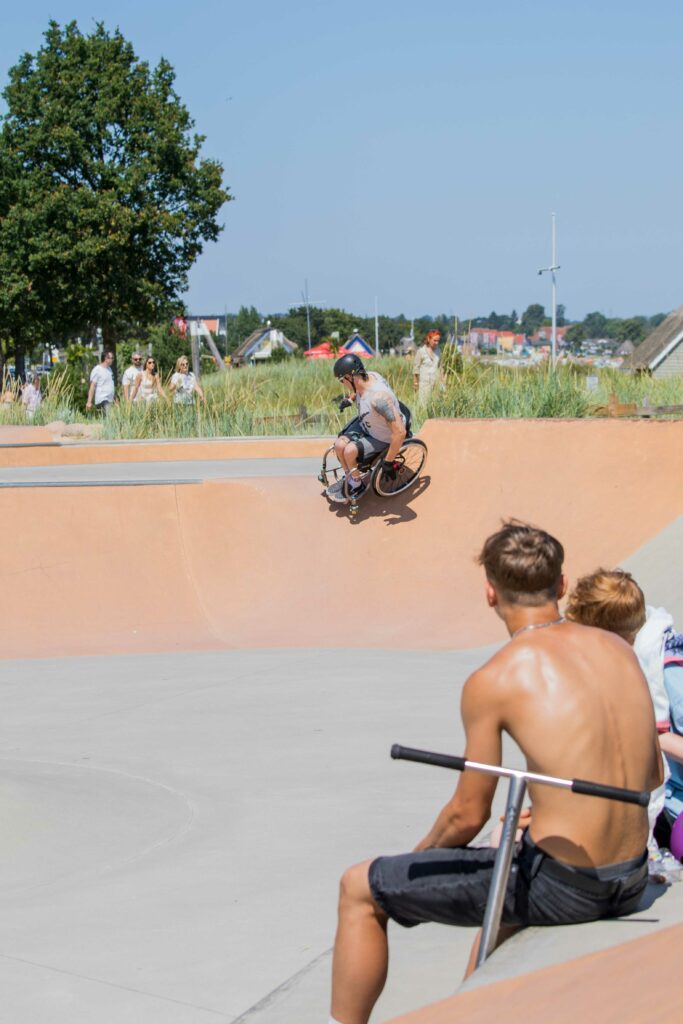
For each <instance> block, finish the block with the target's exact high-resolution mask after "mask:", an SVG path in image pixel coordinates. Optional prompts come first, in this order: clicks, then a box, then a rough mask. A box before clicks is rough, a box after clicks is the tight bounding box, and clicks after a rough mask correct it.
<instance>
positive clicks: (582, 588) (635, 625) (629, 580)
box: [566, 569, 645, 643]
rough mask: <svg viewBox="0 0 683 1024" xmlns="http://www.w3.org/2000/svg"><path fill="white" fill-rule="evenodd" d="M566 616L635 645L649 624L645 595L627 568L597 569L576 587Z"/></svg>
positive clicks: (568, 603) (569, 601)
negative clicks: (642, 630)
mask: <svg viewBox="0 0 683 1024" xmlns="http://www.w3.org/2000/svg"><path fill="white" fill-rule="evenodd" d="M566 615H567V618H568V619H573V621H574V622H580V623H581V625H582V626H597V627H598V629H607V630H609V632H610V633H617V634H618V635H619V636H620V637H623V639H624V640H627V641H628V642H629V643H633V641H634V639H635V635H636V633H637V632H638V630H639V629H640V628H641V627H642V626H643V625H644V623H645V595H644V594H643V592H642V590H641V589H640V587H639V586H638V584H637V583H636V581H635V580H634V579H633V576H631V573H630V572H626V571H625V570H624V569H596V570H595V572H592V573H590V574H589V575H588V576H582V577H581V579H580V580H577V581H576V583H575V584H574V588H573V589H572V592H571V594H570V595H569V599H568V601H567V611H566Z"/></svg>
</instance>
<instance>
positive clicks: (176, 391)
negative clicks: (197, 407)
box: [168, 356, 206, 405]
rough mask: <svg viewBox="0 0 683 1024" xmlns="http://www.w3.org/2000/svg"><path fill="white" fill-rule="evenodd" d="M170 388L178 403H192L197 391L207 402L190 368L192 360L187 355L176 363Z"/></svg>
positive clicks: (175, 401)
mask: <svg viewBox="0 0 683 1024" xmlns="http://www.w3.org/2000/svg"><path fill="white" fill-rule="evenodd" d="M168 390H169V391H170V392H171V394H172V395H173V401H174V403H175V404H176V405H192V402H193V399H194V395H195V393H196V394H198V395H199V398H200V399H201V401H202V402H206V398H205V397H204V392H203V391H202V389H201V388H200V386H199V384H198V383H197V378H196V377H195V375H194V374H193V373H192V370H191V369H190V361H189V359H188V358H187V356H181V357H180V359H179V360H178V361H177V363H176V364H175V373H174V374H173V376H172V377H171V382H170V384H169V385H168Z"/></svg>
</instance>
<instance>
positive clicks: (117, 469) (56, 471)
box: [0, 458, 321, 487]
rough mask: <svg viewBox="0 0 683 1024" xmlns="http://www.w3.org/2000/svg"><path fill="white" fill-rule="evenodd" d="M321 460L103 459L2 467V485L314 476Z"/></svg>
mask: <svg viewBox="0 0 683 1024" xmlns="http://www.w3.org/2000/svg"><path fill="white" fill-rule="evenodd" d="M320 462H321V459H297V458H293V459H224V460H212V461H209V460H196V461H192V462H190V461H187V462H110V463H107V462H101V463H92V464H85V465H75V466H13V467H12V468H0V487H35V486H40V487H46V486H65V485H70V486H80V487H83V486H89V487H92V486H94V485H97V484H104V485H108V486H111V485H112V484H119V485H122V486H123V485H128V486H130V485H133V484H148V483H155V484H168V483H198V482H200V481H201V480H226V479H232V478H235V477H247V478H251V477H261V476H278V477H289V476H313V477H315V476H316V475H317V473H318V472H319V470H320Z"/></svg>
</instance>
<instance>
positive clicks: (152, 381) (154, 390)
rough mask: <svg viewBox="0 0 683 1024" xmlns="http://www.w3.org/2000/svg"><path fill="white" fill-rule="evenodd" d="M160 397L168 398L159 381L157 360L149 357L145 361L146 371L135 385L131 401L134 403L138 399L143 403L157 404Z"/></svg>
mask: <svg viewBox="0 0 683 1024" xmlns="http://www.w3.org/2000/svg"><path fill="white" fill-rule="evenodd" d="M159 397H161V398H166V395H165V394H164V389H163V388H162V386H161V380H160V379H159V371H158V370H157V364H156V359H154V358H153V357H152V356H148V357H147V359H145V368H144V370H143V371H142V373H141V374H140V376H139V377H138V379H137V380H136V381H135V384H134V385H133V392H132V395H131V399H132V401H133V402H135V401H136V400H137V399H138V398H139V399H140V400H141V401H143V402H156V400H157V398H159Z"/></svg>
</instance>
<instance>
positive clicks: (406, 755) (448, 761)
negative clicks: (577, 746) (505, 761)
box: [391, 743, 650, 807]
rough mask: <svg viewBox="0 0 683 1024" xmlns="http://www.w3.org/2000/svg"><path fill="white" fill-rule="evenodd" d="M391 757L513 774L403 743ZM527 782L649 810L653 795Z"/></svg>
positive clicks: (595, 785) (574, 782)
mask: <svg viewBox="0 0 683 1024" xmlns="http://www.w3.org/2000/svg"><path fill="white" fill-rule="evenodd" d="M391 756H392V757H393V758H394V760H397V761H418V762H419V763H420V764H431V765H434V766H436V767H437V768H451V769H454V770H455V771H458V772H464V771H465V770H466V769H468V768H470V769H472V770H473V771H483V770H487V771H488V772H489V773H492V774H499V775H506V774H508V775H509V774H512V773H510V772H509V771H507V770H506V769H503V770H502V771H498V772H496V769H495V766H494V765H491V766H487V765H481V766H477V765H475V764H472V762H471V761H467V760H466V759H465V758H464V757H457V756H455V755H453V754H437V753H435V752H434V751H431V750H416V749H415V747H402V746H401V744H400V743H394V745H393V746H392V748H391ZM528 781H529V782H538V783H543V782H545V783H546V784H547V785H551V786H552V785H554V786H561V787H562V788H567V789H571V791H572V793H580V794H581V795H582V796H597V797H602V798H603V799H605V800H619V801H620V802H621V803H625V804H637V805H638V806H639V807H647V805H648V803H649V802H650V794H649V793H648V792H647V790H637V789H621V788H620V787H619V786H605V785H604V784H603V783H602V782H588V781H587V780H586V779H555V778H552V777H551V776H543V777H539V776H538V775H536V774H535V773H533V772H530V773H529V778H528Z"/></svg>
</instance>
